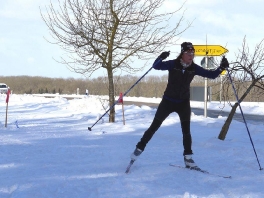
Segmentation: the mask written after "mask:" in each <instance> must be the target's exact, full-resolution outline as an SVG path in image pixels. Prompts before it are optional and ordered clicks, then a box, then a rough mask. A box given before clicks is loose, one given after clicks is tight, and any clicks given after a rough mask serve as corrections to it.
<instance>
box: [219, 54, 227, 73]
mask: <svg viewBox="0 0 264 198" xmlns="http://www.w3.org/2000/svg"><path fill="white" fill-rule="evenodd" d="M228 67H229V63H228V60H227V59H226V57H225V56H223V58H222V60H221V63H220V68H221V70H225V69H227V68H228Z"/></svg>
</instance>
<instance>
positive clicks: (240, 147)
mask: <svg viewBox="0 0 264 198" xmlns="http://www.w3.org/2000/svg"><path fill="white" fill-rule="evenodd" d="M5 98H6V96H5V95H0V115H1V120H0V197H1V198H5V197H12V198H15V197H19V198H31V197H32V198H42V197H47V198H50V197H58V198H61V197H69V198H73V197H74V198H75V197H78V198H87V197H89V198H90V197H91V198H97V197H99V198H108V197H109V198H117V197H118V198H120V197H124V198H125V197H127V198H133V197H142V198H145V197H150V198H155V197H159V198H160V197H164V198H165V197H179V198H180V197H184V198H189V197H194V198H196V197H211V198H212V197H248V198H249V197H250V198H254V197H258V198H262V197H264V188H263V186H264V185H263V181H264V170H262V171H260V170H259V168H260V167H259V164H258V162H257V159H256V156H255V153H254V151H253V148H252V145H251V142H250V139H249V136H248V133H247V130H246V128H245V125H244V123H241V122H238V121H233V122H232V124H231V126H230V129H229V132H228V134H227V136H226V139H225V140H224V141H221V140H219V139H218V138H217V137H218V135H219V132H220V130H221V128H222V125H223V123H224V121H225V119H226V117H218V118H210V117H208V118H204V117H203V116H197V115H194V114H192V123H191V131H192V137H193V151H194V156H193V157H194V160H195V161H196V163H197V164H198V165H199V166H200V167H201V168H203V169H205V170H208V171H209V172H211V173H216V174H223V175H231V176H232V178H231V179H224V178H220V177H216V176H212V175H207V174H203V173H199V172H195V171H190V170H187V169H180V168H175V167H171V166H169V164H170V163H175V164H179V165H183V156H182V151H183V147H182V134H181V127H180V123H179V118H178V115H177V114H171V115H170V116H169V117H168V118H167V119H166V120H165V121H164V123H163V125H162V126H161V128H160V129H159V130H158V131H157V132H156V134H155V135H154V137H153V138H152V140H151V141H150V142H149V144H148V145H147V147H146V149H145V151H144V153H143V154H142V155H141V156H140V158H139V159H138V160H137V161H136V162H135V163H134V165H133V166H132V168H131V173H130V174H125V173H124V172H125V169H126V167H127V165H128V163H129V160H130V154H131V152H132V151H133V150H134V148H135V145H136V143H137V142H138V141H139V139H140V138H141V136H142V134H143V133H144V131H145V130H146V129H147V128H148V127H149V125H150V123H151V122H152V119H153V117H154V114H155V112H156V109H154V108H150V107H148V106H142V107H138V106H134V105H128V106H125V107H124V110H125V125H123V120H122V106H121V105H116V122H115V123H108V121H107V120H108V117H107V116H106V117H104V118H103V119H102V120H100V121H99V122H98V123H97V124H96V125H95V126H94V127H93V128H92V131H88V130H87V127H90V126H92V125H93V124H94V123H95V122H96V121H97V119H98V118H99V117H100V115H102V114H103V113H104V112H105V110H104V108H103V105H104V107H105V108H108V107H107V104H106V100H99V97H98V96H89V97H86V96H85V97H82V98H81V99H72V100H66V99H64V98H62V97H60V96H58V97H55V98H44V97H37V96H32V95H15V94H13V95H11V96H10V100H9V108H8V126H7V128H5V126H4V125H5V112H6V103H5ZM124 100H130V101H131V100H132V101H147V102H154V103H159V101H160V98H135V97H125V98H124ZM203 105H204V104H203V103H202V102H193V101H192V102H191V106H192V107H200V108H203ZM241 105H242V109H243V111H244V113H249V114H259V115H264V103H244V102H243V103H242V104H241ZM222 107H224V109H225V110H226V111H229V110H230V108H229V107H228V105H225V106H223V104H220V103H219V102H211V103H208V109H219V108H222ZM237 112H238V113H239V110H238V111H237ZM248 126H249V130H250V133H251V137H252V140H253V143H254V146H255V149H256V153H257V156H258V159H259V162H260V165H261V167H263V166H264V121H263V124H258V125H256V124H254V125H253V124H248Z"/></svg>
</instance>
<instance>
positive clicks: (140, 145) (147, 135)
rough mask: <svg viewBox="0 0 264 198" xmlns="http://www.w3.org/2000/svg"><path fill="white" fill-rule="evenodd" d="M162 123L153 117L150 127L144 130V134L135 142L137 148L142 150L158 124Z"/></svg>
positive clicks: (157, 127)
mask: <svg viewBox="0 0 264 198" xmlns="http://www.w3.org/2000/svg"><path fill="white" fill-rule="evenodd" d="M161 124H162V121H160V120H159V119H157V118H154V120H153V122H152V124H151V125H150V127H149V128H148V129H147V130H146V131H145V133H144V135H143V136H142V138H141V140H140V141H139V142H138V143H137V146H136V147H137V148H138V149H140V150H141V151H144V149H145V147H146V145H147V143H148V142H149V140H150V139H151V138H152V136H153V135H154V133H155V132H156V131H157V130H158V129H159V127H160V125H161Z"/></svg>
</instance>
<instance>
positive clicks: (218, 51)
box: [193, 45, 228, 56]
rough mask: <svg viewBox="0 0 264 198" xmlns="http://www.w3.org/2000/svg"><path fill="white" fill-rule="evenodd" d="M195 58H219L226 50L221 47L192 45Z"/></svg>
mask: <svg viewBox="0 0 264 198" xmlns="http://www.w3.org/2000/svg"><path fill="white" fill-rule="evenodd" d="M193 47H194V50H195V56H221V55H222V54H224V53H226V52H228V50H227V49H226V48H224V47H222V46H221V45H193Z"/></svg>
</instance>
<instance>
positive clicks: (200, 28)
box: [0, 0, 264, 78]
mask: <svg viewBox="0 0 264 198" xmlns="http://www.w3.org/2000/svg"><path fill="white" fill-rule="evenodd" d="M54 1H55V0H52V2H54ZM49 2H50V1H49V0H1V1H0V26H1V31H0V60H1V67H0V68H1V70H0V76H10V75H16V76H17V75H29V76H45V77H57V78H59V77H63V78H68V77H73V78H83V76H82V75H80V74H75V73H73V72H71V71H69V69H67V68H66V66H65V65H62V64H59V63H57V62H56V61H55V60H54V58H55V59H58V60H59V59H60V57H61V56H63V54H65V52H64V51H62V50H60V48H59V47H58V46H56V45H52V44H50V43H48V42H47V41H46V40H45V39H44V37H48V36H49V31H48V28H47V27H46V25H45V23H44V22H43V20H42V18H41V16H40V10H39V8H40V7H41V8H44V6H45V5H49ZM183 2H184V1H183V0H177V1H176V0H166V2H165V3H164V9H166V10H168V11H169V10H170V9H172V8H178V7H180V5H181V4H182V3H183ZM263 7H264V0H233V1H230V0H187V1H186V3H185V5H184V8H183V9H182V10H181V11H180V12H179V13H178V14H181V13H182V12H183V11H185V13H184V18H185V22H188V21H189V22H191V21H192V27H190V28H189V29H188V30H187V31H186V32H184V33H183V34H182V35H181V38H180V39H179V40H178V42H177V43H176V44H175V46H174V47H171V48H170V49H168V50H170V51H172V52H173V53H172V55H171V56H170V57H169V58H168V59H172V58H175V56H176V55H177V53H178V52H179V50H180V47H179V44H180V43H182V42H183V41H189V42H192V43H193V44H197V45H198V44H206V38H207V44H210V45H222V46H224V47H226V48H227V49H228V50H229V53H228V54H227V55H226V56H227V58H228V59H229V61H232V60H234V57H235V56H234V54H235V53H237V51H238V49H239V48H241V44H242V41H243V38H244V36H246V38H247V42H248V43H249V45H250V47H251V48H252V51H253V50H254V47H255V45H256V44H257V43H259V42H260V41H261V40H262V39H263V38H264V31H263V27H264V26H263V25H264V22H263V21H264V12H263ZM176 17H177V16H176ZM185 22H184V23H185ZM184 23H183V24H182V25H183V26H184V25H185V24H184ZM200 60H201V57H196V58H195V61H196V63H198V64H200ZM135 64H141V63H135ZM150 66H151V65H149V66H147V67H146V68H145V70H144V71H140V72H137V73H136V74H135V75H137V76H141V75H143V74H144V72H145V71H147V69H148V68H149V67H150ZM159 73H160V72H157V71H151V73H150V74H151V75H156V74H157V75H158V74H159ZM163 74H164V73H163ZM102 75H106V72H105V71H104V70H99V71H98V72H96V73H95V74H94V75H93V76H92V77H97V76H102Z"/></svg>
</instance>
